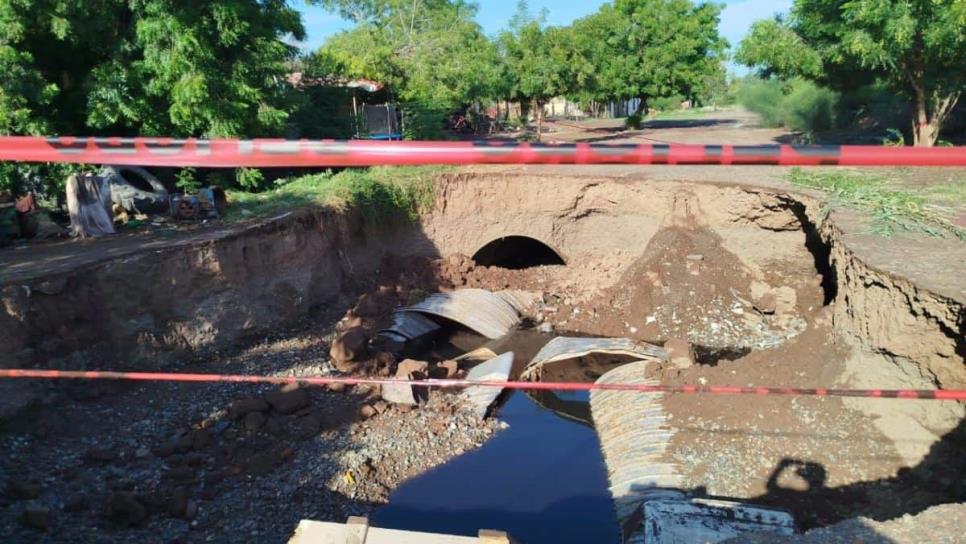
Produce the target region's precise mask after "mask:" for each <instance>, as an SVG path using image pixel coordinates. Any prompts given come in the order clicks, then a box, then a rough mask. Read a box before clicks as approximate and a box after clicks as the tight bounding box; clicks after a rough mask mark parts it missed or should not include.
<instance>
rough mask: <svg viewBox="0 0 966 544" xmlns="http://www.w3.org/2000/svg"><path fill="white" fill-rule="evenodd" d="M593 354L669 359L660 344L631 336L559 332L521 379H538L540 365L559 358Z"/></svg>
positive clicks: (538, 353) (641, 358) (534, 358)
mask: <svg viewBox="0 0 966 544" xmlns="http://www.w3.org/2000/svg"><path fill="white" fill-rule="evenodd" d="M591 354H603V355H625V356H628V357H633V358H635V359H640V360H644V361H666V360H667V352H666V351H664V348H662V347H660V346H655V345H653V344H648V343H646V342H638V341H636V340H631V339H630V338H569V337H565V336H558V337H557V338H554V339H553V340H551V341H550V342H548V343H547V345H545V346H544V347H543V349H541V350H540V351H539V352H537V354H536V355H535V356H534V357H533V360H532V361H530V363H529V364H528V365H527V366H526V368H524V369H523V373H522V374H521V376H520V377H521V379H523V380H530V379H535V378H536V377H538V376H539V374H540V369H541V368H542V367H543V366H544V365H546V364H548V363H554V362H557V361H566V360H568V359H575V358H577V357H585V356H587V355H591Z"/></svg>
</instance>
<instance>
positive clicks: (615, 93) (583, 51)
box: [571, 4, 630, 103]
mask: <svg viewBox="0 0 966 544" xmlns="http://www.w3.org/2000/svg"><path fill="white" fill-rule="evenodd" d="M628 23H629V21H628V19H627V18H626V17H624V16H623V15H622V14H620V13H619V12H618V11H617V10H616V9H614V6H613V5H612V4H604V5H603V6H601V8H600V10H598V11H597V12H595V13H593V14H592V15H589V16H587V17H584V18H582V19H578V20H576V21H574V23H573V25H571V39H572V42H571V43H572V47H573V57H572V63H573V65H572V73H573V81H574V88H573V89H572V90H571V98H573V99H574V100H576V101H577V102H580V103H605V102H611V101H617V100H624V99H627V98H629V95H628V93H629V92H630V89H629V88H628V85H627V78H626V70H627V69H626V60H627V59H628V57H629V54H628V53H629V52H628V51H627V50H626V48H625V47H624V45H625V44H626V40H625V39H624V37H625V36H626V35H627V31H628V26H629V24H628Z"/></svg>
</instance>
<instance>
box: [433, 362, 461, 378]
mask: <svg viewBox="0 0 966 544" xmlns="http://www.w3.org/2000/svg"><path fill="white" fill-rule="evenodd" d="M436 366H437V367H438V368H442V369H443V370H445V371H446V375H445V376H443V377H444V378H446V379H449V378H454V377H456V374H457V373H459V371H460V365H459V363H457V362H456V361H453V360H446V361H443V362H441V363H438V364H437V365H436Z"/></svg>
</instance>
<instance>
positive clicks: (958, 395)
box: [0, 368, 966, 400]
mask: <svg viewBox="0 0 966 544" xmlns="http://www.w3.org/2000/svg"><path fill="white" fill-rule="evenodd" d="M0 378H8V379H75V380H77V379H80V380H128V381H148V382H194V383H212V382H232V383H271V384H288V383H296V384H304V385H329V384H345V385H386V384H401V383H402V384H409V385H412V386H415V387H441V388H447V387H467V386H482V387H499V388H501V389H529V390H544V391H631V392H636V393H684V394H696V393H707V394H719V395H783V396H816V397H868V398H890V399H920V400H966V390H964V389H826V388H798V387H737V386H727V385H707V386H705V385H640V384H620V383H575V382H520V381H476V380H465V379H459V380H454V379H445V380H444V379H428V380H397V379H390V378H354V377H346V376H312V377H296V376H256V375H250V374H183V373H170V372H113V371H105V370H32V369H16V368H10V369H0Z"/></svg>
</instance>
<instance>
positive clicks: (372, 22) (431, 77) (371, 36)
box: [313, 0, 499, 125]
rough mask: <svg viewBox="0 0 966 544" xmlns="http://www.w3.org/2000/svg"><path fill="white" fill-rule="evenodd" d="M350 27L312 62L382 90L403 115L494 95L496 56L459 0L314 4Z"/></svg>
mask: <svg viewBox="0 0 966 544" xmlns="http://www.w3.org/2000/svg"><path fill="white" fill-rule="evenodd" d="M317 3H319V4H321V5H323V6H324V7H327V8H329V9H332V10H335V11H338V12H339V13H340V14H341V15H342V16H344V17H346V18H347V19H349V20H351V21H353V22H355V23H356V26H355V27H353V28H352V29H350V30H347V31H343V32H340V33H338V34H336V35H335V36H333V37H332V38H330V39H329V40H328V41H327V42H326V43H325V45H323V47H322V48H321V49H320V50H319V51H318V52H316V53H315V54H314V55H313V56H314V57H315V58H317V59H325V61H324V62H320V63H319V64H328V65H329V66H337V67H339V68H340V69H341V73H339V74H332V75H339V76H343V77H363V78H369V79H374V80H376V81H379V82H381V83H383V84H386V85H387V86H388V87H389V88H390V90H391V91H392V92H393V94H394V95H395V96H396V97H398V98H399V99H400V100H402V101H403V102H404V103H405V104H406V106H407V107H408V108H409V109H410V110H413V109H423V110H430V111H434V112H436V113H435V114H434V115H433V116H431V119H429V120H427V122H429V123H435V124H436V125H439V124H440V123H441V122H442V117H443V116H445V113H446V111H447V110H448V109H451V108H454V107H458V106H463V105H468V104H471V103H473V102H476V101H479V100H482V99H484V98H488V97H490V96H493V94H494V93H495V92H496V90H495V88H496V83H495V82H496V80H497V78H498V74H499V62H498V58H497V56H496V49H495V48H494V46H493V44H492V43H491V42H490V41H489V40H487V38H486V36H485V35H484V34H483V32H482V30H481V29H480V26H479V24H477V23H476V21H475V20H474V19H473V17H474V16H475V14H476V8H475V6H474V5H472V4H469V3H466V2H463V1H461V0H416V1H413V0H320V1H319V2H317Z"/></svg>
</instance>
